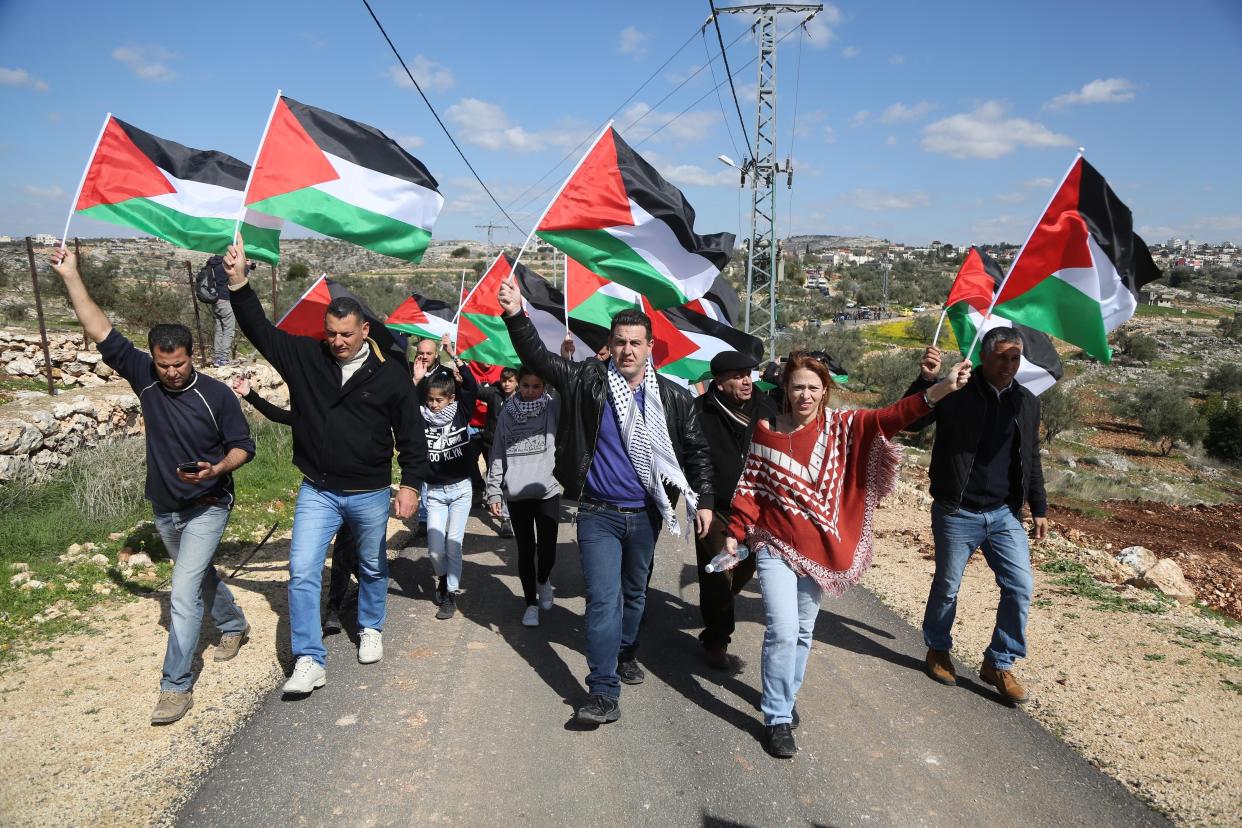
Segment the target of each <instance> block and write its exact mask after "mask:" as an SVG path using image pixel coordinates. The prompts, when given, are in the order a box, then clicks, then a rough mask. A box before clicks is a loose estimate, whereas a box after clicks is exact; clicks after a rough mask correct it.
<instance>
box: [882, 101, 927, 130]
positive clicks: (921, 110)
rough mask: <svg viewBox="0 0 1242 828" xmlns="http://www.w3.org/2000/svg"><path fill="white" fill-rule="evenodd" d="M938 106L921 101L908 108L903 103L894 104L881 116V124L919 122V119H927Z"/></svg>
mask: <svg viewBox="0 0 1242 828" xmlns="http://www.w3.org/2000/svg"><path fill="white" fill-rule="evenodd" d="M936 106H937V105H936V104H934V103H932V102H931V101H919V102H918V103H916V104H910V105H909V106H906V105H905V104H903V103H902V102H901V101H898V102H897V103H895V104H892V105H891V106H889V107H888V109H885V110H884V112H883V114H881V115H880V121H881V123H885V124H899V123H902V122H903V121H917V120H918V119H919V118H926V117H927V116H928V115H930V114H931V112H932V110H934V109H935V108H936Z"/></svg>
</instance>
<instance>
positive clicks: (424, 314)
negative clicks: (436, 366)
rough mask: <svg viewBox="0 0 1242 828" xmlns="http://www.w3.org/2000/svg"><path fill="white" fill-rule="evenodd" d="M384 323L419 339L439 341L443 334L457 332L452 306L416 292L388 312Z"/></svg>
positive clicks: (454, 333)
mask: <svg viewBox="0 0 1242 828" xmlns="http://www.w3.org/2000/svg"><path fill="white" fill-rule="evenodd" d="M384 324H386V325H387V326H388V327H390V328H392V329H393V330H396V331H401V332H403V333H407V334H409V335H411V336H415V337H417V338H419V339H434V340H436V341H439V339H440V337H442V336H444V335H445V334H450V335H456V333H457V326H456V325H454V324H453V306H452V305H450V304H449V303H448V302H441V301H440V300H439V299H430V298H428V297H426V296H423V295H421V294H418V293H411V294H410V298H409V299H406V300H405V301H404V302H402V303H401V304H400V305H398V306H397V309H396V310H394V311H393V312H392V313H390V314H388V321H387V322H385V323H384Z"/></svg>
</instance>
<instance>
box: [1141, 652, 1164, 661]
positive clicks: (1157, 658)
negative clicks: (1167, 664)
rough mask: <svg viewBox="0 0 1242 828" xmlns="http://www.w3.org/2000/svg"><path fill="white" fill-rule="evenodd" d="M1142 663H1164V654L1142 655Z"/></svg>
mask: <svg viewBox="0 0 1242 828" xmlns="http://www.w3.org/2000/svg"><path fill="white" fill-rule="evenodd" d="M1143 660H1144V661H1164V653H1143Z"/></svg>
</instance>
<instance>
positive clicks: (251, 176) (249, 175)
mask: <svg viewBox="0 0 1242 828" xmlns="http://www.w3.org/2000/svg"><path fill="white" fill-rule="evenodd" d="M280 96H281V90H279V89H277V90H276V100H274V101H272V109H271V111H270V112H268V113H267V123H265V124H264V125H263V134H262V135H261V136H259V146H258V148H257V149H256V150H255V151H254V163H253V164H251V165H250V172H248V173H246V188H245V189H244V190H242V200H241V206H240V207H238V209H237V221H236V222H235V223H234V224H233V239H234V241H236V239H237V232H238V231H239V230H240V229H241V223H242V219H243V218H245V217H246V197H247V196H249V195H250V182H251V181H252V180H253V179H254V168H255V167H257V166H259V153H260V152H262V151H263V144H264V143H265V142H266V141H267V131H268V130H269V129H271V128H272V118H275V117H276V107H277V106H278V105H279V104H280Z"/></svg>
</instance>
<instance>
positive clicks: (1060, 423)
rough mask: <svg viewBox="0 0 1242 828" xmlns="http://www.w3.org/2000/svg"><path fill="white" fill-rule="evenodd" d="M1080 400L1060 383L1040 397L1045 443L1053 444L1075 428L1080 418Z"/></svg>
mask: <svg viewBox="0 0 1242 828" xmlns="http://www.w3.org/2000/svg"><path fill="white" fill-rule="evenodd" d="M1079 409H1080V406H1079V403H1078V398H1077V397H1075V396H1074V394H1073V393H1072V392H1070V391H1067V390H1066V389H1065V388H1063V387H1062V386H1061V385H1060V383H1058V384H1057V385H1054V386H1052V387H1051V388H1049V389H1048V390H1047V391H1045V392H1044V393H1043V394H1041V395H1040V396H1039V413H1040V422H1041V423H1042V424H1043V427H1044V442H1045V443H1051V442H1052V441H1053V440H1055V439H1057V436H1058V435H1060V434H1061V433H1062V432H1064V431H1068V430H1069V429H1071V428H1073V427H1074V425H1075V424H1076V423H1077V422H1078V416H1079Z"/></svg>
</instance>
